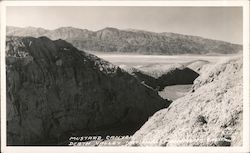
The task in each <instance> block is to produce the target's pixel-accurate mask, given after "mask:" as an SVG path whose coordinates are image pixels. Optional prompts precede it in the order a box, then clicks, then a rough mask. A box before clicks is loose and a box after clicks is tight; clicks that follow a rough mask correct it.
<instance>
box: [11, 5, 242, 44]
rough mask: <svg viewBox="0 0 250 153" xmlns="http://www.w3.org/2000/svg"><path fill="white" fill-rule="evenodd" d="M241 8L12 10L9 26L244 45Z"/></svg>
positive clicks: (14, 8)
mask: <svg viewBox="0 0 250 153" xmlns="http://www.w3.org/2000/svg"><path fill="white" fill-rule="evenodd" d="M242 18H243V15H242V8H241V7H111V6H109V7H105V6H100V7H92V6H91V7H86V6H64V7H62V6H60V7H55V6H49V7H47V6H39V7H31V6H29V7H27V6H22V7H21V6H18V7H17V6H11V7H10V6H9V7H8V8H7V25H11V26H19V27H26V26H34V27H42V28H46V29H56V28H58V27H62V26H72V27H77V28H84V29H89V30H100V29H103V28H105V27H115V28H119V29H129V28H132V29H141V30H148V31H154V32H175V33H181V34H190V35H198V36H202V37H206V38H212V39H217V40H224V41H229V42H233V43H240V44H242V32H243V23H242V22H243V19H242Z"/></svg>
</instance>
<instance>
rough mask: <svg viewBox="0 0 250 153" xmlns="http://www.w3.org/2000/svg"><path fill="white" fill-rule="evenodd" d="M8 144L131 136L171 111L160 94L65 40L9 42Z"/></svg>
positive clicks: (32, 39) (7, 51)
mask: <svg viewBox="0 0 250 153" xmlns="http://www.w3.org/2000/svg"><path fill="white" fill-rule="evenodd" d="M6 45H7V46H6V71H7V72H6V75H7V80H6V81H7V91H6V92H7V138H8V139H7V144H8V145H58V144H67V140H68V139H69V137H70V136H83V135H127V134H129V135H130V134H133V133H134V132H135V131H136V130H138V128H139V127H140V126H141V125H142V124H143V123H144V122H145V121H146V120H147V119H148V118H149V117H150V116H151V115H152V114H153V113H154V112H156V111H158V110H160V109H162V108H164V107H167V106H168V105H169V101H166V100H163V99H162V98H160V97H159V96H158V94H157V92H155V91H153V90H151V89H150V88H148V87H146V86H144V85H143V84H141V83H140V82H138V80H137V79H136V78H135V77H133V76H132V75H130V74H129V73H126V72H124V71H121V69H120V68H119V67H116V66H114V65H112V64H110V63H109V62H106V61H104V60H102V59H100V58H98V57H96V56H94V55H91V54H87V53H85V52H83V51H79V50H77V49H76V48H75V47H73V46H72V45H71V44H69V43H67V42H66V41H64V40H55V41H52V40H50V39H48V38H46V37H39V38H33V37H7V42H6Z"/></svg>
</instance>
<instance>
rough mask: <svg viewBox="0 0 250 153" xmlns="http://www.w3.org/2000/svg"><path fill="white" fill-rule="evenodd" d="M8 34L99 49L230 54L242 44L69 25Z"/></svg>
mask: <svg viewBox="0 0 250 153" xmlns="http://www.w3.org/2000/svg"><path fill="white" fill-rule="evenodd" d="M7 35H9V36H33V37H39V36H47V37H49V38H50V39H53V40H56V39H64V40H66V41H68V42H70V43H72V44H73V45H74V46H75V47H77V48H78V49H83V50H88V51H100V52H122V53H137V54H165V55H174V54H232V53H238V52H239V51H241V50H242V45H238V44H232V43H228V42H224V41H218V40H211V39H205V38H202V37H198V36H189V35H182V34H176V33H155V32H148V31H142V30H119V29H116V28H111V27H108V28H104V29H102V30H99V31H89V30H87V29H78V28H73V27H61V28H58V29H55V30H46V29H42V28H34V27H27V28H18V27H7Z"/></svg>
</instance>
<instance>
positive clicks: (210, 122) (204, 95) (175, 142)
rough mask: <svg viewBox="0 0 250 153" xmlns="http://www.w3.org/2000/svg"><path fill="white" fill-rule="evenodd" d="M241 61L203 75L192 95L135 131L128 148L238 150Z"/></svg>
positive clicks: (156, 115) (224, 64) (161, 112)
mask: <svg viewBox="0 0 250 153" xmlns="http://www.w3.org/2000/svg"><path fill="white" fill-rule="evenodd" d="M242 65H243V64H242V57H238V58H233V59H230V60H226V61H222V62H220V63H218V64H216V65H214V66H213V67H211V66H210V69H208V68H206V70H207V71H203V73H201V76H200V77H198V78H197V79H196V80H195V82H194V86H193V92H190V93H189V94H187V95H186V96H184V97H182V98H179V99H177V100H176V101H174V102H173V103H172V104H171V105H170V106H169V107H168V108H166V109H162V110H160V111H158V112H156V113H155V114H154V115H153V116H152V117H151V118H150V119H149V120H148V121H147V122H146V123H145V124H144V125H143V126H142V128H141V129H140V130H138V131H137V132H136V133H135V134H134V136H133V138H132V140H131V141H130V143H129V145H132V146H148V145H155V146H241V145H242V141H243V140H242V130H243V129H242V128H243V127H242V112H243V93H242V90H243V87H242V84H243V82H242V80H243V79H242V77H243V71H242Z"/></svg>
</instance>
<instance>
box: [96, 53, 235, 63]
mask: <svg viewBox="0 0 250 153" xmlns="http://www.w3.org/2000/svg"><path fill="white" fill-rule="evenodd" d="M95 55H96V56H98V57H100V58H102V59H104V60H107V61H109V62H111V63H113V64H115V65H122V64H124V65H128V66H141V65H149V64H178V63H181V64H184V63H189V62H192V61H196V60H206V61H209V62H211V63H215V62H217V61H220V60H222V59H225V57H232V56H234V55H216V56H214V55H213V56H209V55H134V54H101V53H95Z"/></svg>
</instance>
